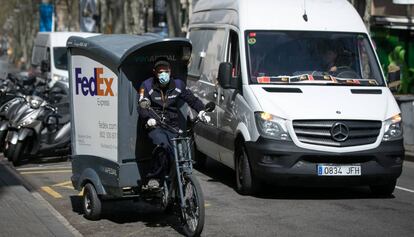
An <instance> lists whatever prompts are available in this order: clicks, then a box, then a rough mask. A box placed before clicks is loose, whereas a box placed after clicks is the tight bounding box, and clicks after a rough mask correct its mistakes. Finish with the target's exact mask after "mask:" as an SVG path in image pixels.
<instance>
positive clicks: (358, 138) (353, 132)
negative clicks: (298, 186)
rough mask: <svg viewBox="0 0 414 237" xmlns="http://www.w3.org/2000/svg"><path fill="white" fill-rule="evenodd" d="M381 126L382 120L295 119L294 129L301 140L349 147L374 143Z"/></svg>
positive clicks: (316, 143) (314, 143) (315, 143)
mask: <svg viewBox="0 0 414 237" xmlns="http://www.w3.org/2000/svg"><path fill="white" fill-rule="evenodd" d="M381 126H382V123H381V121H361V120H294V121H293V129H294V131H295V134H296V136H297V137H298V139H299V141H300V142H302V143H307V144H313V145H321V146H333V147H348V146H359V145H366V144H372V143H374V142H375V141H376V140H377V137H378V135H379V133H380V129H381Z"/></svg>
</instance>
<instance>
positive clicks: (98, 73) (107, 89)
mask: <svg viewBox="0 0 414 237" xmlns="http://www.w3.org/2000/svg"><path fill="white" fill-rule="evenodd" d="M93 72H94V76H93V77H91V78H87V77H82V76H81V74H82V69H81V68H75V78H76V82H75V83H76V94H77V95H79V90H80V91H82V94H83V95H84V96H87V95H88V94H89V95H91V96H114V92H113V91H112V88H111V86H112V82H113V81H114V79H113V78H104V77H102V74H103V68H99V67H98V68H94V69H93ZM104 85H105V86H104Z"/></svg>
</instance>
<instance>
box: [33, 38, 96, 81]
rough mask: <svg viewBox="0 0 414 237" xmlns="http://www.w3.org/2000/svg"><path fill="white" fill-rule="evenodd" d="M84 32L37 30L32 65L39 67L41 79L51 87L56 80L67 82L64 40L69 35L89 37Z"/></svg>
mask: <svg viewBox="0 0 414 237" xmlns="http://www.w3.org/2000/svg"><path fill="white" fill-rule="evenodd" d="M95 35H97V34H94V33H85V32H39V33H37V35H36V39H35V42H34V45H33V50H32V60H31V64H32V67H34V68H37V67H40V69H41V71H42V74H43V75H44V77H46V78H43V79H46V80H47V81H48V82H49V86H50V87H52V86H53V84H54V83H55V82H56V81H59V80H60V81H64V82H66V83H67V82H68V59H67V53H66V41H67V40H68V39H69V37H70V36H80V37H90V36H95Z"/></svg>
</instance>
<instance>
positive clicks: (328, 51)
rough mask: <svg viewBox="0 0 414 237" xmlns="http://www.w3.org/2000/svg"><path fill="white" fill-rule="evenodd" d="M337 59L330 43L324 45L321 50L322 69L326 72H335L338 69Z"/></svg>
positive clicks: (334, 49)
mask: <svg viewBox="0 0 414 237" xmlns="http://www.w3.org/2000/svg"><path fill="white" fill-rule="evenodd" d="M337 58H338V51H337V49H336V48H335V47H334V46H333V45H332V43H326V44H324V46H323V50H322V60H323V62H322V63H323V67H322V68H323V69H324V70H326V71H328V72H336V71H337V70H338V67H337V66H336V61H337Z"/></svg>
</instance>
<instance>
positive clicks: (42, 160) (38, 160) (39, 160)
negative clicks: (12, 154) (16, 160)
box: [19, 156, 69, 167]
mask: <svg viewBox="0 0 414 237" xmlns="http://www.w3.org/2000/svg"><path fill="white" fill-rule="evenodd" d="M68 160H69V156H54V157H33V158H28V159H24V160H22V161H21V163H20V165H19V167H20V166H23V165H27V164H34V165H43V164H58V163H62V162H66V161H68Z"/></svg>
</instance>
